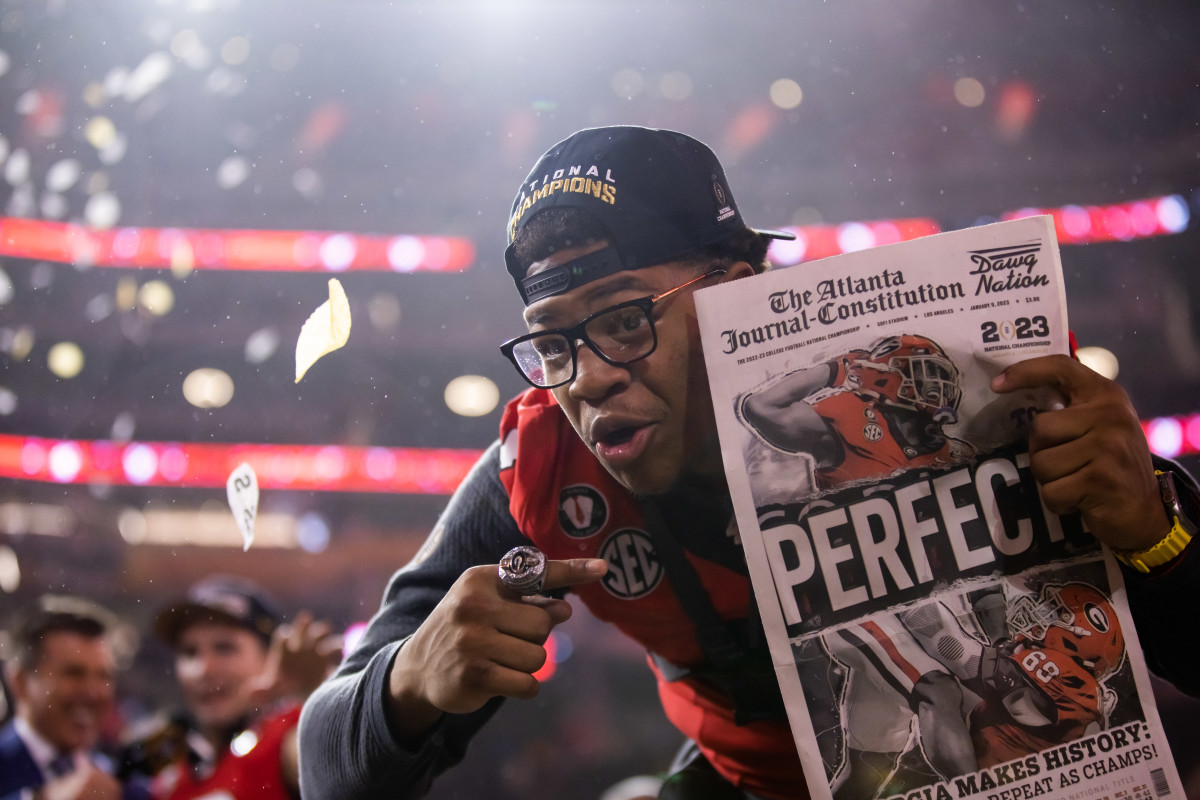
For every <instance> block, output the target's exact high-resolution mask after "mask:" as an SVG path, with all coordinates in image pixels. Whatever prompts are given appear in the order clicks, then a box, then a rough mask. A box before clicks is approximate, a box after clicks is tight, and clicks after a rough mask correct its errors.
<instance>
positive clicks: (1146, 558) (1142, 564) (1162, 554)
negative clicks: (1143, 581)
mask: <svg viewBox="0 0 1200 800" xmlns="http://www.w3.org/2000/svg"><path fill="white" fill-rule="evenodd" d="M1173 520H1174V524H1173V525H1171V532H1170V533H1168V534H1167V535H1166V537H1165V538H1163V539H1162V540H1161V541H1159V542H1158V544H1156V545H1154V546H1153V547H1150V548H1147V549H1145V550H1133V551H1126V550H1114V551H1113V555H1114V556H1116V557H1117V560H1118V561H1121V562H1123V563H1125V564H1128V565H1129V566H1131V567H1133V568H1134V569H1136V570H1137V571H1138V572H1149V571H1150V570H1152V569H1154V568H1155V567H1161V566H1163V565H1164V564H1169V563H1171V561H1173V560H1174V559H1175V557H1176V556H1178V555H1179V554H1180V553H1182V552H1183V550H1184V548H1186V547H1187V546H1188V542H1190V541H1191V540H1192V534H1190V533H1188V532H1187V531H1186V530H1184V529H1183V526H1182V525H1180V524H1179V517H1174V518H1173Z"/></svg>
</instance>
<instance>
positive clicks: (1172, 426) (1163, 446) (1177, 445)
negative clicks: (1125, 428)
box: [1142, 414, 1200, 458]
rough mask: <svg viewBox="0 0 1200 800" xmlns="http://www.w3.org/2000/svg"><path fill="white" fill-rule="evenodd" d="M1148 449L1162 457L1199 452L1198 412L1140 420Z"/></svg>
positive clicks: (1199, 417)
mask: <svg viewBox="0 0 1200 800" xmlns="http://www.w3.org/2000/svg"><path fill="white" fill-rule="evenodd" d="M1142 431H1143V432H1144V433H1145V434H1146V441H1147V442H1149V443H1150V450H1151V451H1152V452H1154V453H1155V454H1157V455H1160V456H1163V457H1164V458H1175V457H1176V456H1192V455H1197V454H1200V414H1183V415H1180V416H1175V417H1157V418H1155V419H1149V420H1142Z"/></svg>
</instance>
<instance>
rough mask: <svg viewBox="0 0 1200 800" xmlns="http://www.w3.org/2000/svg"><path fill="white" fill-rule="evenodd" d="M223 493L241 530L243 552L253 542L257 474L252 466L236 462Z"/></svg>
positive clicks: (256, 509) (256, 504)
mask: <svg viewBox="0 0 1200 800" xmlns="http://www.w3.org/2000/svg"><path fill="white" fill-rule="evenodd" d="M225 494H226V496H227V497H228V498H229V507H230V508H231V509H232V510H233V516H234V519H236V520H237V524H238V528H240V529H241V531H242V552H245V551H247V550H249V549H250V545H251V544H252V543H253V542H254V518H255V516H256V515H257V514H258V476H256V475H255V474H254V468H253V467H251V466H250V465H249V464H247V463H245V462H242V463H241V464H238V466H237V469H235V470H234V471H233V472H231V473H230V474H229V480H228V481H226V482H225Z"/></svg>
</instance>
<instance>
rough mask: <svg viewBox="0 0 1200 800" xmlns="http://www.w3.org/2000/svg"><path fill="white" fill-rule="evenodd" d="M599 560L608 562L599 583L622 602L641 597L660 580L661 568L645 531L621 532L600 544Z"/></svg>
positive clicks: (631, 530) (623, 530)
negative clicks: (605, 572) (604, 573)
mask: <svg viewBox="0 0 1200 800" xmlns="http://www.w3.org/2000/svg"><path fill="white" fill-rule="evenodd" d="M599 556H600V558H603V559H604V560H605V561H607V562H608V574H607V575H605V576H604V577H603V578H601V579H600V582H601V583H602V584H603V585H604V588H605V589H607V590H608V591H609V593H610V594H612V595H615V596H617V597H619V598H621V599H622V600H636V599H637V598H639V597H645V596H646V595H648V594H650V592H652V591H654V587H656V586H658V584H659V582H660V581H661V580H662V577H663V568H662V564H660V563H659V562H658V556H657V554H655V552H654V544H653V543H652V542H651V541H650V537H649V536H648V535H646V533H645V531H639V530H637V529H636V528H622V529H621V530H619V531H617V532H616V533H614V534H613V535H612V536H609V537H608V538H607V539H606V540H605V541H604V544H602V545H601V546H600V553H599Z"/></svg>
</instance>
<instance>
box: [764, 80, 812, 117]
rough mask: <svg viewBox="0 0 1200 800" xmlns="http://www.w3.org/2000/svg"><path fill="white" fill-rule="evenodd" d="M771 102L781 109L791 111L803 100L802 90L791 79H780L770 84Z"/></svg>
mask: <svg viewBox="0 0 1200 800" xmlns="http://www.w3.org/2000/svg"><path fill="white" fill-rule="evenodd" d="M770 94H771V102H772V103H774V104H775V105H777V106H778V107H780V108H782V109H785V110H787V109H793V108H795V107H796V106H798V105H800V102H801V101H802V100H804V90H803V89H801V88H800V84H798V83H796V82H795V81H794V80H792V79H791V78H780V79H779V80H777V81H775V82H774V83H772V84H771V91H770Z"/></svg>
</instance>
